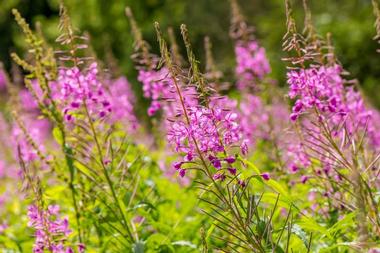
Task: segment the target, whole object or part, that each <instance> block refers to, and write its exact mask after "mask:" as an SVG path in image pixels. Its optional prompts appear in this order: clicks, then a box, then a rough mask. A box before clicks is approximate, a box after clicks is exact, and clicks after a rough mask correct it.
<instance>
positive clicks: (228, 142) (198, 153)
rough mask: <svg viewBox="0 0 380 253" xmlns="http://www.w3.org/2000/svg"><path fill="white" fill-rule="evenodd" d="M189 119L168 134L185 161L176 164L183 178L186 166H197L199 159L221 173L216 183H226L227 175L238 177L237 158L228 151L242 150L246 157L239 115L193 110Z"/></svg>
mask: <svg viewBox="0 0 380 253" xmlns="http://www.w3.org/2000/svg"><path fill="white" fill-rule="evenodd" d="M183 116H184V117H186V116H185V115H183ZM187 119H188V120H189V122H187ZM187 119H183V120H177V121H175V122H173V123H172V124H171V127H170V129H169V131H168V142H169V143H170V144H171V145H172V146H173V147H174V148H175V151H176V152H177V153H180V154H182V155H183V159H182V161H179V162H176V163H175V164H174V167H175V169H176V170H178V171H179V174H180V176H181V177H183V176H184V175H185V173H186V168H184V167H186V166H184V165H186V164H192V163H196V159H198V161H199V159H201V160H203V161H202V162H207V163H208V164H209V165H210V166H211V167H212V168H214V169H216V170H217V171H218V172H217V173H215V174H214V179H215V180H218V179H220V180H222V179H224V178H225V174H224V173H225V171H228V172H229V173H230V174H232V175H235V174H236V169H235V168H234V167H233V164H234V162H235V157H234V156H229V155H227V154H228V150H229V149H230V148H232V147H240V148H241V152H242V153H243V154H245V153H247V149H248V147H247V144H246V142H245V141H244V140H243V138H242V133H241V130H240V127H239V125H238V122H237V121H236V120H237V114H236V113H234V112H229V111H226V110H224V109H223V108H220V107H211V109H210V108H206V107H202V106H194V107H187Z"/></svg>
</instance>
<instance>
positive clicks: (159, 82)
mask: <svg viewBox="0 0 380 253" xmlns="http://www.w3.org/2000/svg"><path fill="white" fill-rule="evenodd" d="M168 74H169V73H168V71H167V69H166V68H161V69H160V70H140V71H139V74H138V80H139V81H140V82H141V83H142V85H143V92H144V97H146V98H149V99H151V104H150V106H149V108H148V115H149V116H153V115H155V114H156V113H157V111H159V110H160V109H162V107H163V106H164V104H165V101H163V100H164V99H170V98H172V97H173V96H174V94H173V92H172V88H171V84H170V80H169V79H168V78H167V76H168Z"/></svg>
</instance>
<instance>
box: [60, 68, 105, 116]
mask: <svg viewBox="0 0 380 253" xmlns="http://www.w3.org/2000/svg"><path fill="white" fill-rule="evenodd" d="M97 75H98V67H97V64H96V63H92V64H91V65H90V66H89V68H88V69H87V70H86V71H85V70H80V69H79V68H77V67H73V68H68V69H60V71H59V76H58V81H57V85H58V87H59V95H58V97H59V100H60V103H61V104H62V105H65V106H64V108H63V114H64V116H65V119H66V120H67V121H68V122H70V121H72V120H74V118H75V113H76V112H77V111H78V110H79V109H80V108H82V109H83V108H85V109H87V110H88V113H89V114H90V116H91V117H93V118H104V117H105V116H106V115H108V114H109V113H110V112H111V111H112V107H111V102H110V101H109V100H108V98H107V95H106V93H105V91H104V87H103V85H102V82H100V80H99V78H98V76H97Z"/></svg>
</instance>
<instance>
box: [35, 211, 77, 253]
mask: <svg viewBox="0 0 380 253" xmlns="http://www.w3.org/2000/svg"><path fill="white" fill-rule="evenodd" d="M59 209H60V208H59V206H58V205H50V206H48V208H47V210H41V209H39V208H38V207H37V206H35V205H30V206H29V207H28V217H29V222H28V226H29V227H32V228H34V229H35V233H34V235H35V242H34V245H33V252H45V250H49V251H51V252H53V253H68V252H74V251H73V250H72V248H71V247H68V246H66V245H65V241H67V237H68V236H69V235H70V234H71V232H72V231H71V229H70V228H69V222H68V219H67V218H60V217H59ZM82 248H83V250H84V245H82ZM83 250H82V251H80V250H79V252H83Z"/></svg>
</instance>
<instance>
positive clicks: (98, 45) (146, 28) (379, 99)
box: [0, 0, 380, 107]
mask: <svg viewBox="0 0 380 253" xmlns="http://www.w3.org/2000/svg"><path fill="white" fill-rule="evenodd" d="M64 2H65V4H66V6H67V8H68V9H69V12H70V15H71V17H72V21H73V24H74V26H75V27H76V28H77V29H78V30H79V31H81V32H84V31H86V32H88V33H89V35H90V37H91V40H90V42H91V45H92V47H93V49H94V50H95V52H96V54H97V56H98V58H99V59H102V60H106V58H107V52H112V53H113V55H114V57H115V59H116V60H117V62H118V67H119V68H120V70H121V71H122V73H123V74H125V75H126V76H127V77H128V79H129V80H130V82H131V83H133V85H134V89H135V90H136V91H137V93H138V94H141V89H140V86H139V84H138V83H137V82H136V81H135V79H136V78H135V76H136V71H135V70H134V68H133V63H132V61H131V60H130V55H131V53H132V37H131V35H130V28H129V24H128V20H127V18H126V17H125V14H124V9H125V7H126V6H130V7H131V9H132V11H133V12H134V15H135V17H136V19H137V21H138V23H139V25H140V28H141V29H142V32H143V35H144V38H145V39H146V40H147V41H148V42H149V43H150V44H151V45H152V50H153V51H154V52H156V53H157V52H158V48H157V43H156V37H155V32H154V29H153V22H154V21H158V22H160V23H161V27H162V28H163V29H164V28H167V27H169V26H172V27H173V28H174V29H175V31H176V35H177V37H178V41H180V33H179V25H180V24H181V23H186V24H187V25H188V28H189V30H190V35H191V39H192V42H193V45H194V50H195V52H196V54H197V57H198V58H199V59H201V60H202V59H204V50H203V39H204V36H206V35H208V36H210V38H211V40H212V42H213V51H214V55H215V58H216V63H217V65H218V67H219V68H220V69H221V70H223V71H226V72H227V73H230V74H232V71H233V68H234V52H233V45H232V42H231V40H230V39H229V35H228V30H229V22H230V8H229V1H228V0H191V1H190V0H65V1H64ZM292 2H293V7H294V9H295V10H294V15H295V17H296V19H297V22H298V23H299V25H300V26H301V25H302V23H303V18H304V15H303V11H302V0H293V1H292ZM239 3H240V6H241V9H242V11H243V14H244V15H245V17H246V19H247V21H248V22H249V24H250V25H253V26H254V27H255V28H256V37H257V38H258V39H259V41H260V42H261V44H262V45H263V46H264V47H265V48H266V50H267V54H268V56H269V58H270V61H271V65H272V77H273V78H275V79H276V80H278V81H279V83H280V85H284V80H285V70H286V68H285V64H284V63H283V62H282V61H281V58H282V57H283V56H284V53H283V52H282V50H281V43H282V36H283V34H284V32H285V14H284V3H283V1H282V0H239ZM309 5H310V8H311V10H312V14H313V22H314V24H315V26H316V27H317V30H318V33H319V34H321V35H325V34H326V33H327V32H331V33H332V34H333V37H332V38H333V43H334V46H335V48H336V52H337V55H338V57H339V60H340V61H341V62H342V64H343V66H344V67H345V69H347V70H348V71H349V72H350V73H351V74H352V75H351V76H352V78H356V79H358V80H359V81H360V83H361V85H362V87H363V89H364V91H365V93H366V94H367V97H368V98H369V99H370V100H371V101H372V102H373V103H374V104H375V105H376V106H378V107H380V92H379V91H378V90H379V88H380V55H379V54H377V53H376V48H377V47H378V45H377V44H376V42H375V41H373V40H372V38H373V36H374V34H375V29H374V27H373V24H374V20H375V18H374V15H373V13H372V5H371V0H309ZM12 8H17V9H18V10H19V11H20V12H21V14H22V15H23V16H24V17H25V18H26V19H27V21H28V22H29V23H30V24H32V25H34V24H35V23H36V22H40V23H41V25H42V30H43V33H44V36H45V37H46V38H47V40H48V41H50V42H51V43H53V45H54V43H55V42H54V41H55V38H56V37H57V36H58V28H57V27H58V22H59V20H58V14H59V1H58V0H0V61H2V62H3V63H4V65H5V68H6V69H7V70H10V68H11V61H10V57H9V53H10V52H12V51H16V52H18V53H20V54H22V53H23V50H24V45H23V36H22V33H21V31H20V30H19V28H18V27H17V25H16V23H15V22H14V20H13V16H12V15H11V9H12ZM180 45H181V46H182V43H180ZM182 50H183V48H182ZM182 52H183V51H182Z"/></svg>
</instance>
